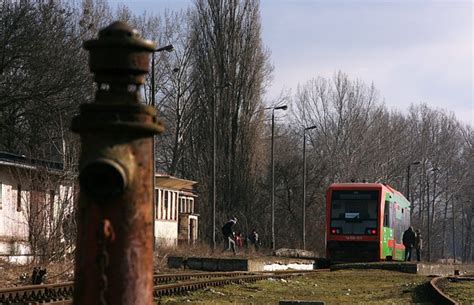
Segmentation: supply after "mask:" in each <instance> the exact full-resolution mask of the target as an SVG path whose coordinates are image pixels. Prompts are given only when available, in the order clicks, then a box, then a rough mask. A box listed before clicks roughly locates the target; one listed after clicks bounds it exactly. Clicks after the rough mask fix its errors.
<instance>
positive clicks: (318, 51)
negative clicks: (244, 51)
mask: <svg viewBox="0 0 474 305" xmlns="http://www.w3.org/2000/svg"><path fill="white" fill-rule="evenodd" d="M109 2H110V3H111V5H112V6H115V5H116V4H117V3H124V4H126V5H127V6H128V7H130V8H131V9H132V10H133V11H135V12H137V13H141V12H143V11H145V10H146V11H148V12H150V13H156V14H160V13H161V12H163V10H164V9H166V8H168V9H173V10H176V9H185V8H187V7H188V6H190V5H191V4H192V0H133V1H131V0H128V1H126V0H123V1H122V0H109ZM260 12H261V16H262V30H263V32H262V38H263V42H264V44H265V46H266V47H267V48H268V49H269V50H270V52H271V62H272V64H273V65H274V67H275V70H274V75H273V83H272V86H271V87H270V88H269V92H268V94H267V96H266V99H267V100H269V101H271V100H272V99H274V98H276V97H277V96H278V94H279V93H280V92H281V91H282V90H283V89H285V90H291V91H292V92H293V93H295V92H296V88H297V86H298V84H304V83H305V82H306V81H308V80H309V79H311V78H314V77H318V76H323V77H332V76H333V75H334V73H335V72H336V71H339V70H341V71H343V72H345V73H347V74H349V77H350V78H352V79H361V80H363V81H364V82H366V83H367V84H370V83H372V82H373V83H374V85H375V87H376V88H377V89H378V90H379V91H380V95H381V97H382V98H383V101H384V102H385V104H386V105H387V106H388V107H389V108H390V109H398V110H400V111H406V110H407V109H408V107H409V105H410V104H412V103H421V102H423V103H426V104H428V105H430V106H431V107H433V108H442V109H446V110H449V111H453V112H454V113H455V115H456V117H457V118H458V119H460V120H461V121H463V122H464V123H469V124H470V125H472V126H474V100H473V97H474V88H473V70H474V66H473V41H474V37H473V27H474V22H473V12H474V7H473V2H472V1H470V0H463V1H452V0H445V1H428V0H424V1H421V0H393V1H383V0H346V1H334V0H261V5H260Z"/></svg>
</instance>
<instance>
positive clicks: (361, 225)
mask: <svg viewBox="0 0 474 305" xmlns="http://www.w3.org/2000/svg"><path fill="white" fill-rule="evenodd" d="M378 200H379V191H363V190H351V191H346V190H344V191H333V192H332V202H331V230H332V231H333V232H335V233H336V232H337V234H358V235H362V234H363V235H374V234H376V233H377V206H378V204H377V202H378Z"/></svg>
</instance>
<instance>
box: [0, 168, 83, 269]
mask: <svg viewBox="0 0 474 305" xmlns="http://www.w3.org/2000/svg"><path fill="white" fill-rule="evenodd" d="M26 181H27V179H25V181H17V180H16V179H15V178H14V176H13V175H12V174H11V167H9V166H5V165H0V184H1V197H0V200H1V208H0V254H11V253H15V254H29V253H30V249H29V246H28V243H27V241H28V235H29V233H28V231H29V230H28V208H29V204H30V199H31V194H30V191H29V186H28V185H27V183H26ZM19 184H20V185H21V211H20V212H19V211H17V195H18V191H17V188H18V185H19ZM44 192H45V194H46V196H45V203H44V204H46V205H47V206H46V207H45V208H46V211H47V215H48V217H49V215H51V213H53V214H52V215H53V216H54V217H55V219H58V217H59V216H60V215H59V212H60V210H61V209H65V211H64V212H65V213H72V211H73V209H74V202H73V188H72V187H71V186H65V185H59V186H58V187H56V189H55V190H54V203H53V209H52V210H51V190H50V189H45V190H44ZM61 206H62V207H61ZM63 216H64V215H63ZM50 230H51V228H49V227H47V228H46V231H45V234H49V232H50ZM13 241H15V242H13ZM12 259H13V261H14V262H27V260H28V259H30V258H28V257H26V256H19V257H17V258H14V257H12Z"/></svg>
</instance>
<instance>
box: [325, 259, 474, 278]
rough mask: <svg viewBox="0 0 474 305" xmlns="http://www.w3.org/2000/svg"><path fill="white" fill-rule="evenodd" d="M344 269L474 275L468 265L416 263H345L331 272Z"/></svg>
mask: <svg viewBox="0 0 474 305" xmlns="http://www.w3.org/2000/svg"><path fill="white" fill-rule="evenodd" d="M342 269H383V270H391V271H399V272H406V273H413V274H419V275H426V276H429V275H434V276H448V275H454V274H455V272H456V271H457V272H459V273H460V274H472V273H474V265H467V264H456V265H453V264H434V263H425V262H423V263H415V262H374V263H344V264H334V265H331V270H342Z"/></svg>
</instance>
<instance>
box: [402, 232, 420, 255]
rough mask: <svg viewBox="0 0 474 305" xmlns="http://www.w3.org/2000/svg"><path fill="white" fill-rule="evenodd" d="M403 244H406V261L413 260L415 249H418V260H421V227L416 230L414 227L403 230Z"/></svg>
mask: <svg viewBox="0 0 474 305" xmlns="http://www.w3.org/2000/svg"><path fill="white" fill-rule="evenodd" d="M403 245H404V246H405V261H407V262H409V261H411V257H412V251H413V249H415V250H416V260H417V261H420V260H421V249H422V247H423V237H422V236H421V232H420V229H417V230H416V231H415V230H413V227H409V228H408V229H407V230H406V231H405V232H403Z"/></svg>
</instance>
